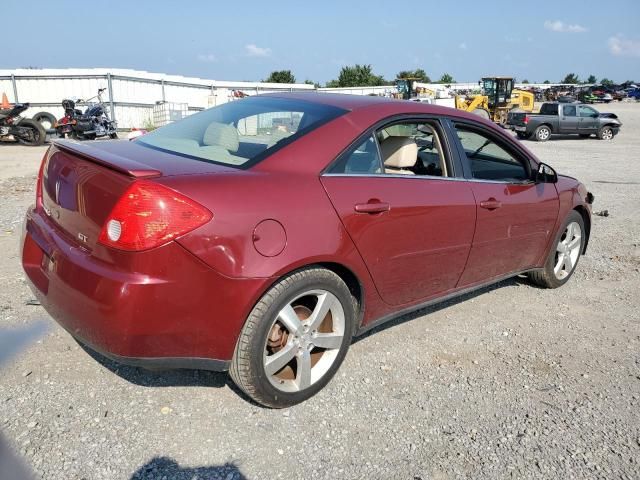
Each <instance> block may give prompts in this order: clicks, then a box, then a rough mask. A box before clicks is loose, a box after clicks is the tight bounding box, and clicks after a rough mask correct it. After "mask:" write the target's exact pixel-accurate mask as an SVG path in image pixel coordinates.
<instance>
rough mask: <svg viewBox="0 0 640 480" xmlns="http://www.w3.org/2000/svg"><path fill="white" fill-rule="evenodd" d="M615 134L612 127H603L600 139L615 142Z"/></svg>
mask: <svg viewBox="0 0 640 480" xmlns="http://www.w3.org/2000/svg"><path fill="white" fill-rule="evenodd" d="M613 137H614V133H613V129H612V128H611V127H602V128H601V129H600V130H598V138H599V139H600V140H613Z"/></svg>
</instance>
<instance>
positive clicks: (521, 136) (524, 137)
mask: <svg viewBox="0 0 640 480" xmlns="http://www.w3.org/2000/svg"><path fill="white" fill-rule="evenodd" d="M516 135H517V136H518V138H519V139H520V140H527V139H528V138H529V137H531V134H530V133H526V132H516Z"/></svg>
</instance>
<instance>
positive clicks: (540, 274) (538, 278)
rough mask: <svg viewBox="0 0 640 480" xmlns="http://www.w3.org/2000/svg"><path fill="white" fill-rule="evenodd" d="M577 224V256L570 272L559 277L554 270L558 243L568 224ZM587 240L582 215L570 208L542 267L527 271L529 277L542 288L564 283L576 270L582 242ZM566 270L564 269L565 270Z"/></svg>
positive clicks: (559, 285) (564, 235) (563, 235)
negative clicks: (578, 247) (578, 239)
mask: <svg viewBox="0 0 640 480" xmlns="http://www.w3.org/2000/svg"><path fill="white" fill-rule="evenodd" d="M574 223H575V224H578V225H579V226H580V249H579V250H578V256H577V258H576V260H575V262H574V263H573V267H572V269H571V271H570V272H568V273H567V274H566V276H564V277H562V278H559V276H558V275H556V273H555V272H554V267H555V266H556V263H557V261H558V251H557V249H558V244H559V243H560V242H561V241H563V240H564V239H565V238H566V230H567V227H568V226H569V225H570V224H574ZM586 240H587V238H586V230H585V228H584V219H583V218H582V215H580V214H579V213H578V212H576V211H575V210H572V211H571V213H569V215H567V218H566V219H565V221H564V222H563V223H562V226H561V227H560V230H559V232H558V234H557V235H556V238H555V239H554V242H553V244H552V245H551V248H550V249H549V254H548V255H547V261H546V262H545V264H544V267H543V268H542V269H540V270H535V271H533V272H529V278H530V279H531V281H532V282H533V283H535V284H536V285H538V286H540V287H543V288H558V287H561V286H562V285H564V284H565V283H567V282H568V281H569V279H570V278H571V276H572V275H573V272H575V271H576V267H577V266H578V262H579V261H580V257H581V256H582V252H583V251H584V242H585V241H586ZM565 271H566V270H565Z"/></svg>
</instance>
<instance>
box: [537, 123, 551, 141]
mask: <svg viewBox="0 0 640 480" xmlns="http://www.w3.org/2000/svg"><path fill="white" fill-rule="evenodd" d="M533 135H534V137H535V138H536V140H537V141H538V142H546V141H547V140H549V138H550V137H551V128H549V126H548V125H540V126H539V127H538V128H536V131H535V132H534V134H533Z"/></svg>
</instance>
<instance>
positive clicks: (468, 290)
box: [355, 268, 534, 336]
mask: <svg viewBox="0 0 640 480" xmlns="http://www.w3.org/2000/svg"><path fill="white" fill-rule="evenodd" d="M532 270H534V269H531V268H528V269H525V270H521V271H518V272H512V273H509V274H507V275H501V276H499V277H495V278H492V279H491V280H488V281H486V282H481V283H479V284H476V285H472V286H469V287H464V288H460V289H455V290H453V291H451V292H450V293H447V294H444V295H438V296H437V297H435V298H432V299H430V300H427V301H425V302H420V303H417V304H415V305H411V306H409V307H405V308H402V309H400V310H396V311H394V312H392V313H389V314H387V315H384V316H382V317H380V318H378V319H376V320H373V321H372V322H369V323H368V324H366V325H364V326H362V327H361V328H360V329H359V330H358V332H357V333H356V335H355V336H360V335H363V334H364V333H366V332H368V331H370V330H372V329H374V328H376V327H379V326H380V325H383V324H384V323H386V322H389V321H391V320H393V319H395V318H398V317H401V316H402V315H406V314H407V313H411V312H415V311H417V310H420V309H422V308H426V307H430V306H432V305H436V304H438V303H441V302H446V301H447V300H451V299H452V298H456V297H460V296H462V295H465V294H467V293H471V292H473V291H475V290H480V289H482V288H485V287H488V286H490V285H495V284H496V283H500V282H502V281H504V280H507V279H509V278H512V277H515V276H517V275H521V274H523V273H526V272H530V271H532Z"/></svg>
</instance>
